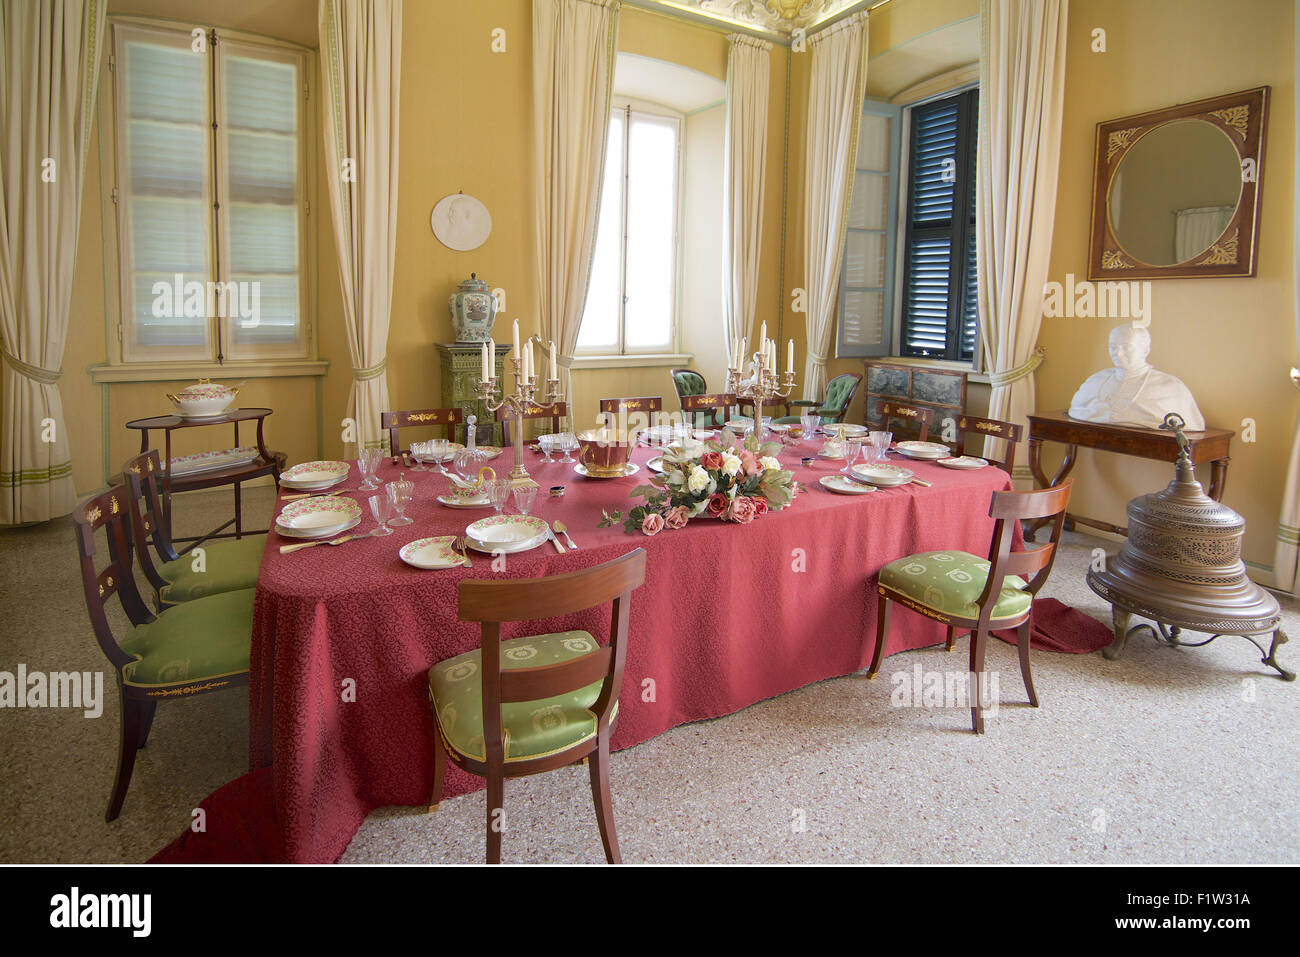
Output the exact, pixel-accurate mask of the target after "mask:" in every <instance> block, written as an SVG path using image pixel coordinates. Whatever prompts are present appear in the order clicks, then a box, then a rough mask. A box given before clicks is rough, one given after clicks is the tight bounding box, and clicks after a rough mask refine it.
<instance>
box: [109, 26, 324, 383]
mask: <svg viewBox="0 0 1300 957" xmlns="http://www.w3.org/2000/svg"><path fill="white" fill-rule="evenodd" d="M196 47H199V48H201V49H196ZM110 66H111V69H112V70H113V74H114V90H115V98H116V136H117V186H116V189H115V191H114V200H115V202H116V203H117V217H118V252H119V261H120V268H121V298H122V311H121V323H120V326H119V338H120V339H121V342H122V360H123V361H124V362H132V361H165V360H194V361H212V360H216V361H224V360H227V359H268V358H277V357H283V358H301V357H304V356H306V355H307V351H308V342H309V339H310V336H309V328H308V323H307V321H306V319H305V314H306V308H305V305H304V304H305V302H306V288H305V287H306V283H305V281H304V271H303V265H304V263H305V262H306V253H305V242H306V233H307V230H306V228H305V216H306V213H307V204H306V202H305V196H306V177H305V173H304V170H305V166H306V163H305V155H306V154H305V151H304V144H305V142H306V140H307V137H306V136H305V135H304V123H305V122H306V102H305V100H306V90H307V88H306V85H305V84H306V77H307V73H308V71H307V69H306V53H305V52H301V51H298V50H296V49H290V48H288V47H286V46H284V45H277V44H269V43H268V44H261V43H257V42H254V41H251V40H244V39H242V38H241V39H237V38H234V37H229V36H227V35H225V34H222V33H220V32H217V31H209V32H208V33H207V34H206V36H204V37H203V40H202V42H200V41H199V40H196V38H195V37H194V36H193V35H192V34H191V33H190V32H189V31H188V30H186V31H180V30H173V29H167V28H162V27H146V26H136V25H127V24H120V23H119V24H116V25H115V27H114V56H113V59H112V60H111V61H110Z"/></svg>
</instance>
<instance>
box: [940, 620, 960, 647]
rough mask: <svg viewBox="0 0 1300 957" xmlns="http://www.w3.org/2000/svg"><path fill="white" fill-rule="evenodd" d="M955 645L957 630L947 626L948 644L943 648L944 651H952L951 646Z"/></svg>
mask: <svg viewBox="0 0 1300 957" xmlns="http://www.w3.org/2000/svg"><path fill="white" fill-rule="evenodd" d="M955 644H957V629H956V628H954V627H953V626H952V625H949V626H948V643H947V644H946V645H944V646H943V650H944V651H952V646H953V645H955Z"/></svg>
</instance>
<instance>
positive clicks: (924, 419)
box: [879, 402, 934, 442]
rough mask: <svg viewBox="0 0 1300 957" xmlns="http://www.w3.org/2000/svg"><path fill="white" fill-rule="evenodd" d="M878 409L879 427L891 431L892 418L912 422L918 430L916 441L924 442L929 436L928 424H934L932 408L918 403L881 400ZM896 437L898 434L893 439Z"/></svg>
mask: <svg viewBox="0 0 1300 957" xmlns="http://www.w3.org/2000/svg"><path fill="white" fill-rule="evenodd" d="M879 409H880V422H881V428H882V429H883V430H884V431H885V432H893V431H894V429H893V427H892V420H893V419H899V420H901V421H904V422H910V423H913V424H914V425H915V426H916V427H917V428H918V429H919V430H920V431H919V434H918V435H917V441H918V442H924V441H926V440H927V439H928V438H929V436H930V426H931V425H933V424H934V410H933V409H927V408H925V407H923V406H919V405H904V404H903V403H901V402H881V403H880V406H879ZM897 438H898V436H895V439H897Z"/></svg>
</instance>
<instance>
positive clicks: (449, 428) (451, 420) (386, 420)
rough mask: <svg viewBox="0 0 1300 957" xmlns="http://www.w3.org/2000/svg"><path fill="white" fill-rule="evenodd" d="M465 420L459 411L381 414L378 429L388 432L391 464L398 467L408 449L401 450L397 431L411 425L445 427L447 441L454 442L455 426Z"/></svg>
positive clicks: (433, 410)
mask: <svg viewBox="0 0 1300 957" xmlns="http://www.w3.org/2000/svg"><path fill="white" fill-rule="evenodd" d="M464 420H465V413H464V412H463V411H461V410H460V409H413V410H411V411H409V412H381V413H380V414H379V428H380V429H382V430H387V432H388V450H389V452H390V453H391V454H392V456H393V464H394V465H400V464H401V463H402V456H403V455H405V454H407V453H408V452H410V451H411V450H410V448H402V443H401V440H400V439H398V437H397V430H398V429H401V428H407V427H409V426H412V425H443V426H446V432H447V441H448V442H455V441H456V426H458V425H460V424H461V423H462V422H463V421H464Z"/></svg>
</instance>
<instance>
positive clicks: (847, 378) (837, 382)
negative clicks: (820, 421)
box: [818, 375, 858, 415]
mask: <svg viewBox="0 0 1300 957" xmlns="http://www.w3.org/2000/svg"><path fill="white" fill-rule="evenodd" d="M857 383H858V380H857V379H855V378H854V377H853V376H851V375H837V376H836V377H835V378H834V379H831V381H830V384H829V385H828V386H826V401H825V402H824V403H822V408H821V409H819V410H818V411H820V412H822V413H823V414H826V413H828V412H829V413H830V414H832V415H834V414H837V413H839V412H842V411H844V407H845V406H846V405H848V404H849V396H850V395H852V394H853V387H854V386H855V385H857Z"/></svg>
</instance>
